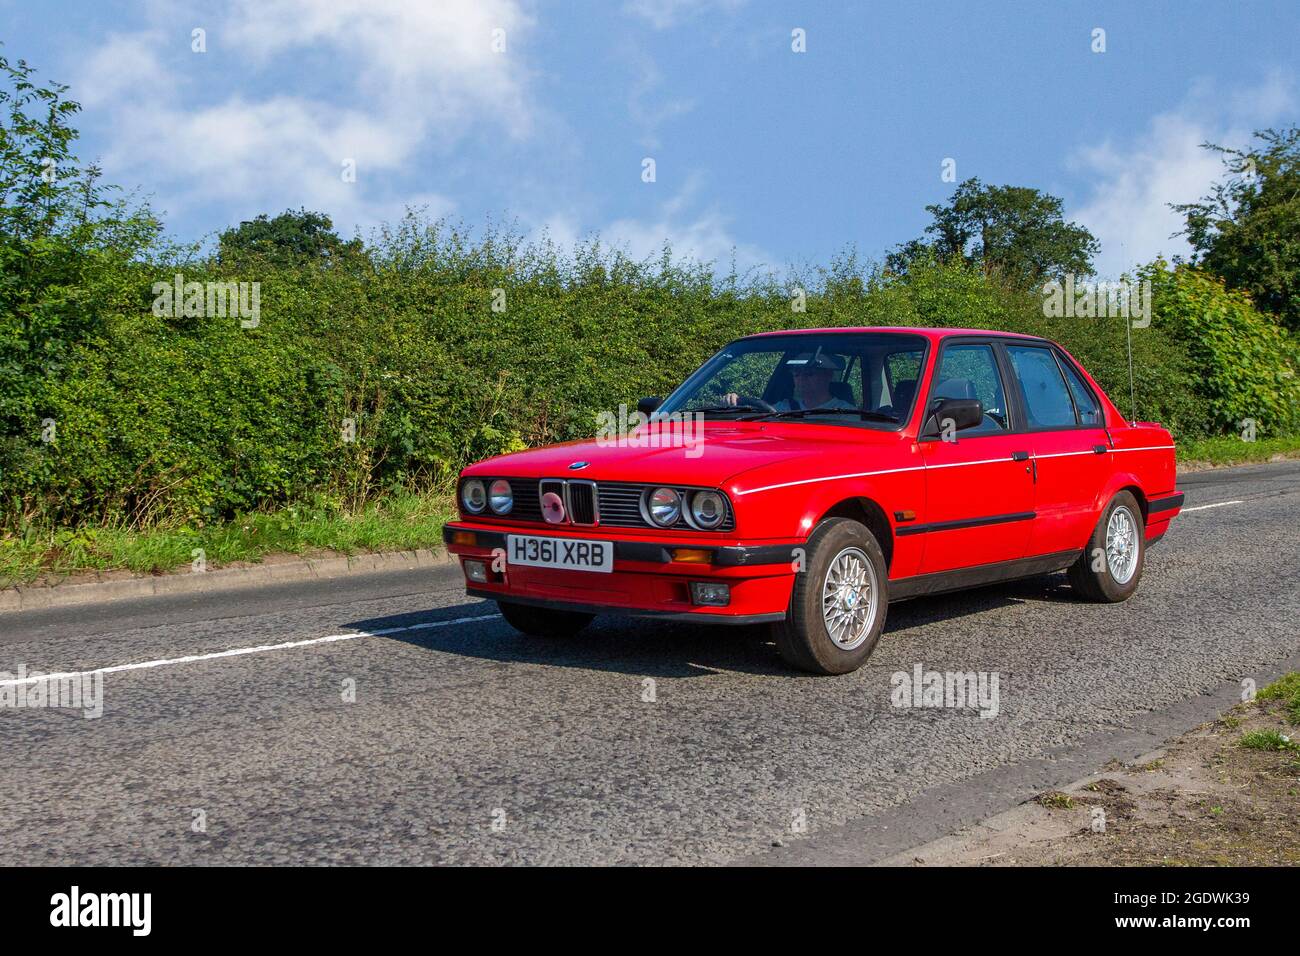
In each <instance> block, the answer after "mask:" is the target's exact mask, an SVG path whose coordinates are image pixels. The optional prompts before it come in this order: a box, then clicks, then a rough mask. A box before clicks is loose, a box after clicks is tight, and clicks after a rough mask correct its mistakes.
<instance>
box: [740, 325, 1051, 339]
mask: <svg viewBox="0 0 1300 956" xmlns="http://www.w3.org/2000/svg"><path fill="white" fill-rule="evenodd" d="M852 332H859V333H861V332H908V333H911V334H913V335H921V336H924V337H926V338H928V339H930V340H931V341H937V340H938V339H942V338H947V337H948V336H953V335H996V336H1002V337H1004V338H1009V339H1030V340H1032V341H1036V342H1041V341H1043V339H1042V337H1041V336H1037V335H1026V334H1024V333H1022V332H999V331H996V330H994V329H949V328H934V327H932V326H919V325H863V326H839V327H837V328H832V329H776V330H774V331H772V332H756V333H755V334H753V335H746V336H744V338H745V339H762V338H767V337H768V336H772V335H817V334H824V335H834V334H840V333H852Z"/></svg>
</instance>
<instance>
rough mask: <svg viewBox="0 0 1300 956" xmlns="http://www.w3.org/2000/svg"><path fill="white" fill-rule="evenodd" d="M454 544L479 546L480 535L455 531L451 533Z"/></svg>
mask: <svg viewBox="0 0 1300 956" xmlns="http://www.w3.org/2000/svg"><path fill="white" fill-rule="evenodd" d="M451 543H452V544H468V545H475V544H478V535H476V534H475V533H474V532H473V531H453V532H452V533H451Z"/></svg>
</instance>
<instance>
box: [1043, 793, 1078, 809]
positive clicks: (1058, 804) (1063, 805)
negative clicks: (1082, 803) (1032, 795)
mask: <svg viewBox="0 0 1300 956" xmlns="http://www.w3.org/2000/svg"><path fill="white" fill-rule="evenodd" d="M1038 802H1039V804H1041V805H1042V806H1044V807H1047V808H1048V809H1049V810H1073V809H1074V807H1075V802H1074V798H1073V797H1071V796H1070V795H1069V794H1068V793H1061V791H1059V790H1053V791H1050V792H1048V793H1042V794H1039V795H1038Z"/></svg>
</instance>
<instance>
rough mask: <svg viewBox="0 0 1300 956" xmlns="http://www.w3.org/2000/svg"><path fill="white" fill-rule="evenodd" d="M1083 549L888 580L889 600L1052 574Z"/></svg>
mask: <svg viewBox="0 0 1300 956" xmlns="http://www.w3.org/2000/svg"><path fill="white" fill-rule="evenodd" d="M1082 553H1083V552H1082V551H1058V552H1056V553H1055V554H1040V555H1036V556H1034V557H1032V558H1017V559H1016V560H1014V561H999V562H997V563H996V564H977V565H975V566H974V567H970V568H954V569H953V570H951V571H936V572H934V573H933V574H917V575H913V576H912V577H910V578H899V579H898V580H896V581H890V582H889V600H890V601H891V602H892V601H906V600H908V599H909V598H916V597H923V596H925V595H929V594H945V593H947V592H948V591H961V590H964V589H966V588H977V587H982V586H983V585H986V584H999V583H1001V582H1003V581H1016V580H1019V579H1020V578H1032V577H1034V576H1035V575H1038V574H1051V573H1052V572H1053V571H1061V570H1063V569H1065V568H1068V567H1069V566H1070V565H1071V564H1073V563H1074V562H1075V560H1076V559H1077V558H1078V557H1079V555H1080V554H1082Z"/></svg>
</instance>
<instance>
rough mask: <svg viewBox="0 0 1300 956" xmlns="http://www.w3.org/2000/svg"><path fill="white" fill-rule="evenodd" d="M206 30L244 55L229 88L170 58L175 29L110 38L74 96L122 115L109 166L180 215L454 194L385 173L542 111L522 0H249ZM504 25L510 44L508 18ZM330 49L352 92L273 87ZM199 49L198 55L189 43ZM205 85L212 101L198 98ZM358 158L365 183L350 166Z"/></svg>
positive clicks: (411, 200)
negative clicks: (208, 208)
mask: <svg viewBox="0 0 1300 956" xmlns="http://www.w3.org/2000/svg"><path fill="white" fill-rule="evenodd" d="M192 19H193V22H203V23H204V27H205V29H206V30H207V42H208V47H209V50H210V51H212V52H210V53H209V54H206V55H209V56H213V55H217V53H216V51H217V50H221V51H223V54H222V55H227V56H230V55H231V51H237V53H236V54H235V55H237V56H238V57H241V58H243V60H244V63H242V64H241V73H240V75H238V76H235V77H233V78H232V80H233V82H234V83H237V84H238V86H237V87H234V88H235V89H237V90H239V92H227V93H225V98H224V99H223V98H221V97H222V94H221V93H217V94H216V95H215V96H214V90H212V89H211V88H207V89H203V88H200V85H199V83H198V82H187V77H188V76H189V74H188V73H181V74H180V75H177V71H176V70H173V69H168V68H167V67H166V66H165V65H164V63H165V62H166V60H165V58H166V57H167V56H168V55H171V56H172V57H173V60H172V62H174V57H175V53H176V48H175V43H176V40H175V37H174V36H172V35H170V33H167V34H166V35H164V31H162V30H160V29H151V30H145V31H139V32H135V33H128V34H119V35H115V36H111V37H109V38H108V40H107V41H106V42H105V44H104V45H103V47H102V48H101V49H100V50H98V51H97V52H96V53H95V54H94V55H93V56H92V57H90V58H89V59H87V60H86V61H85V62H84V63H83V65H82V70H81V75H80V77H79V78H78V79H77V80H76V81H75V82H74V83H73V95H74V96H76V97H78V98H79V99H80V100H81V101H82V102H83V103H85V104H86V105H87V106H90V107H93V108H94V109H95V110H96V112H97V113H99V114H101V115H105V116H107V118H108V121H109V122H108V123H107V124H106V126H107V133H108V136H107V139H108V143H109V145H108V147H107V149H106V151H105V156H104V165H105V167H106V168H107V169H108V170H109V171H110V172H111V173H112V174H113V178H114V179H116V180H117V181H119V182H125V183H141V184H146V188H147V189H148V190H149V191H150V192H151V193H152V194H153V195H154V197H155V202H156V204H157V205H158V206H159V207H160V208H162V209H163V210H164V211H165V212H167V213H168V214H170V215H175V214H178V213H182V212H184V211H186V210H188V209H190V208H193V207H196V206H200V205H206V204H210V203H213V202H218V203H222V204H223V205H224V207H225V208H226V209H227V210H228V211H229V213H230V215H231V216H232V217H238V218H247V217H248V216H251V215H254V214H256V213H257V212H271V213H275V212H277V211H279V210H281V209H284V208H286V207H296V206H299V205H305V206H307V207H308V208H312V209H318V210H320V211H322V212H326V213H328V214H330V215H331V216H332V217H333V218H334V221H335V225H336V226H337V227H338V228H340V229H341V230H344V231H347V230H350V229H351V228H353V227H357V226H360V227H363V228H364V227H369V226H372V225H374V224H376V223H378V222H380V221H383V220H385V219H392V218H395V217H396V216H400V214H401V211H402V208H403V207H404V206H405V205H407V204H413V205H422V206H425V207H427V208H428V210H429V212H430V214H432V215H440V214H443V213H446V212H449V211H450V210H451V209H453V208H454V204H453V203H452V202H451V201H450V200H449V199H447V198H445V197H443V196H441V195H438V194H437V193H435V192H431V191H420V192H418V193H417V194H415V195H414V196H410V197H408V196H407V195H406V192H407V191H406V190H403V191H402V194H401V198H398V199H395V198H393V195H394V194H395V192H396V190H395V189H394V188H389V187H385V185H384V183H385V182H386V181H397V180H399V179H401V180H406V181H407V182H409V179H408V178H407V177H406V176H404V175H401V174H403V173H405V172H406V171H408V170H409V169H410V168H411V166H412V165H413V164H414V163H415V162H416V159H417V157H418V155H419V152H420V151H421V150H422V149H424V148H426V147H427V146H429V145H430V144H431V143H433V144H436V145H438V146H442V147H445V145H446V144H447V143H448V142H450V141H454V140H456V139H458V138H461V137H463V136H466V135H469V134H471V133H475V132H479V131H487V132H491V131H493V130H495V131H497V135H501V133H502V132H504V134H505V135H507V136H511V137H516V138H517V137H523V136H527V135H528V133H529V131H530V126H531V121H532V110H531V108H530V104H529V99H528V96H527V94H526V91H525V78H526V72H525V68H524V65H523V60H522V57H521V56H520V55H519V53H518V49H519V43H518V41H519V40H520V39H521V37H523V36H525V35H526V33H527V31H528V29H529V28H530V26H531V20H530V19H529V18H528V17H526V16H525V15H524V14H523V12H522V9H521V7H520V5H519V2H518V0H440V2H438V3H433V4H423V3H421V4H406V3H402V2H400V0H369V2H359V0H345V2H327V0H256V2H254V0H236V2H235V3H233V5H232V6H230V7H228V8H226V9H225V10H224V12H223V13H222V14H221V15H219V16H215V17H214V16H212V15H211V14H209V15H207V16H205V17H203V18H192ZM496 29H500V30H503V31H505V32H504V40H505V52H503V53H501V52H495V51H494V48H493V42H494V39H497V40H499V39H500V36H497V37H495V38H494V35H493V30H496ZM308 54H316V55H318V56H320V55H323V56H325V57H326V58H328V60H329V62H330V63H331V65H332V71H333V75H336V76H337V78H338V83H337V93H333V92H331V94H329V95H328V96H322V95H319V94H316V95H313V94H312V93H311V92H310V87H309V86H308V85H307V83H308V81H311V80H315V79H317V77H314V76H305V77H304V81H305V82H304V87H303V88H302V89H297V88H290V89H283V88H281V89H277V90H276V91H274V92H270V91H268V92H267V93H265V94H263V95H258V94H257V93H256V92H252V91H254V90H255V89H256V88H257V86H258V84H257V83H256V82H251V81H250V77H251V78H255V77H256V76H257V74H258V71H259V70H261V69H264V68H267V67H274V66H284V65H286V64H288V65H295V64H296V63H298V62H307V60H305V59H304V57H305V56H306V55H308ZM183 55H184V56H186V57H188V56H196V55H197V54H191V53H190V52H189V50H188V36H186V39H185V50H184V54H183ZM200 96H204V97H205V98H206V99H207V102H202V103H200V102H195V101H196V100H197V99H198V98H199V97H200ZM345 160H354V161H355V165H356V181H355V182H346V181H345V180H344V178H343V176H342V172H343V163H344V161H345Z"/></svg>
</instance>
